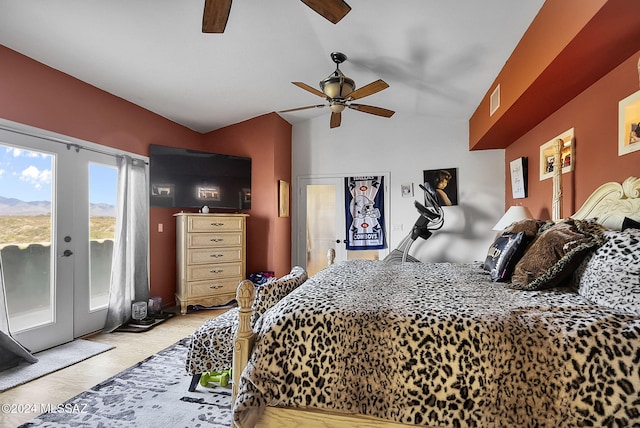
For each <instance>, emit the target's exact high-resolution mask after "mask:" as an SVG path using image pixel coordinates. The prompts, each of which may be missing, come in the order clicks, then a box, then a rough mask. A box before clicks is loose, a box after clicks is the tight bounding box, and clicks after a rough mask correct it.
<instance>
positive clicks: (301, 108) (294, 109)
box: [278, 104, 325, 113]
mask: <svg viewBox="0 0 640 428" xmlns="http://www.w3.org/2000/svg"><path fill="white" fill-rule="evenodd" d="M322 107H325V105H324V104H318V105H315V106H305V107H296V108H290V109H288V110H280V111H279V112H278V113H288V112H291V111H298V110H308V109H310V108H322Z"/></svg>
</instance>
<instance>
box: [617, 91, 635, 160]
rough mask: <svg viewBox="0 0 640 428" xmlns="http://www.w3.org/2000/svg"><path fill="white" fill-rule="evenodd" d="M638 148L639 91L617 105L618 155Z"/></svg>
mask: <svg viewBox="0 0 640 428" xmlns="http://www.w3.org/2000/svg"><path fill="white" fill-rule="evenodd" d="M636 150H640V91H638V92H635V93H633V94H631V95H629V96H628V97H627V98H625V99H624V100H622V101H620V103H619V105H618V156H622V155H626V154H629V153H631V152H635V151H636Z"/></svg>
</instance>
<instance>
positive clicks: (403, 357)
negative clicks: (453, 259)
mask: <svg viewBox="0 0 640 428" xmlns="http://www.w3.org/2000/svg"><path fill="white" fill-rule="evenodd" d="M592 219H597V221H594V220H592ZM638 220H640V179H638V178H635V177H630V178H628V179H627V180H625V181H624V182H623V183H606V184H604V185H603V186H601V187H600V188H598V189H597V190H596V191H595V192H594V193H593V194H592V195H591V196H590V197H589V199H588V200H587V201H586V202H585V204H584V205H583V207H582V208H581V209H580V210H578V211H577V212H576V213H574V215H572V216H571V217H570V218H567V219H564V220H559V221H556V222H537V223H532V222H527V223H526V224H525V225H526V228H530V227H531V225H532V224H534V226H535V230H534V231H533V232H531V230H529V229H527V230H519V231H516V230H513V229H512V230H509V231H507V232H504V233H503V234H502V235H501V236H508V237H509V238H510V239H509V240H508V242H511V241H512V239H511V238H512V237H514V236H516V235H517V236H520V237H521V238H522V237H523V236H525V237H528V239H525V240H524V241H521V242H519V244H518V245H519V246H520V248H523V251H520V252H518V251H506V250H505V251H503V252H502V253H503V254H512V255H514V254H515V255H517V256H515V255H514V256H513V257H514V258H515V259H514V260H511V261H510V263H512V269H513V271H512V272H511V273H510V277H509V278H510V279H509V280H508V281H501V280H494V279H495V278H494V279H492V273H491V269H490V266H487V264H486V262H485V263H482V262H478V263H464V264H462V263H456V264H453V263H429V264H427V263H386V262H384V261H362V260H357V261H349V262H341V263H336V264H333V265H331V266H329V267H327V268H326V269H324V270H323V271H321V272H319V273H317V274H316V275H314V276H313V277H311V278H309V279H308V280H307V281H306V282H305V283H304V284H302V285H301V286H300V287H298V288H297V289H296V290H295V291H293V292H292V293H290V294H289V295H288V296H286V297H285V298H283V299H282V300H281V301H280V302H278V303H277V304H276V305H275V306H274V307H273V308H271V309H270V310H269V311H267V312H265V313H264V314H263V316H262V317H260V319H259V320H258V322H257V323H256V325H255V328H254V329H252V328H251V323H250V322H249V320H250V317H251V309H250V308H251V303H252V301H253V292H254V287H253V285H252V284H250V283H246V282H243V283H241V284H240V285H239V287H238V293H237V297H238V303H239V327H238V331H237V333H236V339H235V344H234V356H233V359H234V368H233V370H234V373H233V374H234V382H233V395H234V405H233V406H234V407H233V411H234V423H235V424H236V425H237V426H241V427H253V426H273V427H276V426H277V427H283V426H305V427H313V426H380V427H382V426H385V427H395V426H398V427H400V426H432V427H435V426H451V427H454V426H483V427H484V426H523V427H524V426H532V427H533V426H535V427H560V426H634V425H639V424H640V268H639V267H638V266H639V262H640V229H636V228H635V227H637V223H634V221H635V222H637V221H638ZM623 223H624V225H625V230H624V231H620V229H622V228H623ZM523 224H524V223H523ZM627 226H629V227H627ZM514 227H515V226H514ZM526 228H525V229H526ZM532 233H533V234H532ZM559 236H560V237H561V239H560V238H558V237H559ZM523 239H524V238H523ZM514 241H515V240H514ZM523 242H524V243H523ZM550 249H553V251H550ZM534 250H535V251H534ZM545 251H546V252H545ZM553 253H556V254H555V257H556V258H555V259H553V260H548V259H549V258H553ZM530 254H535V255H537V256H538V259H535V258H533V259H531V257H529V255H530ZM501 260H502V259H501ZM525 262H527V263H529V264H530V265H529V266H527V263H525ZM535 269H538V271H537V273H536V272H535ZM532 272H534V273H532ZM541 278H542V279H544V281H542V282H541V280H540V279H541Z"/></svg>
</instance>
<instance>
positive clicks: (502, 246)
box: [484, 232, 527, 281]
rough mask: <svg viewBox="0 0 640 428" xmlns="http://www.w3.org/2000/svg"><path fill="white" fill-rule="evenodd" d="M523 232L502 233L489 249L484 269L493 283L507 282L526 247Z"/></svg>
mask: <svg viewBox="0 0 640 428" xmlns="http://www.w3.org/2000/svg"><path fill="white" fill-rule="evenodd" d="M526 241H527V239H526V237H525V233H524V232H518V233H503V234H502V235H500V236H498V238H496V240H495V241H494V242H493V244H491V246H490V247H489V251H488V252H487V258H486V259H485V261H484V268H485V270H488V271H489V273H490V274H491V280H493V281H508V280H509V279H510V278H511V272H513V268H514V266H515V265H516V263H517V262H518V260H519V259H520V257H521V256H522V254H523V253H524V249H525V247H526V245H527V242H526Z"/></svg>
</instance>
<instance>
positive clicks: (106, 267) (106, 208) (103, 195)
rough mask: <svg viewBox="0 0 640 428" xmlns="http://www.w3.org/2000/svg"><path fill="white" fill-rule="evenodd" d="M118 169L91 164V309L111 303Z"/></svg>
mask: <svg viewBox="0 0 640 428" xmlns="http://www.w3.org/2000/svg"><path fill="white" fill-rule="evenodd" d="M117 184H118V170H117V169H116V167H114V166H107V165H101V164H97V163H90V164H89V266H90V275H89V290H90V292H89V295H90V298H89V310H90V311H95V310H99V309H105V308H106V307H107V305H108V303H109V280H110V278H111V261H112V257H113V242H114V239H115V228H116V193H117V190H118V189H117Z"/></svg>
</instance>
